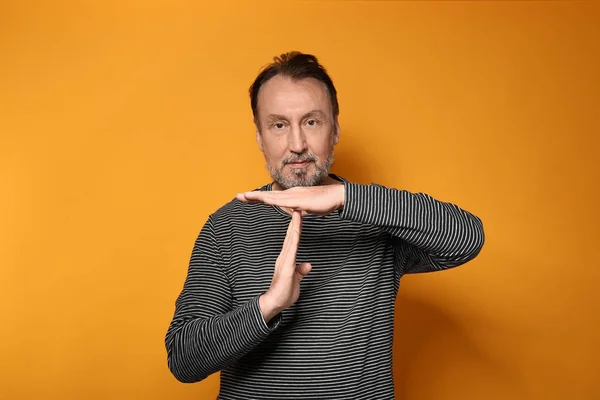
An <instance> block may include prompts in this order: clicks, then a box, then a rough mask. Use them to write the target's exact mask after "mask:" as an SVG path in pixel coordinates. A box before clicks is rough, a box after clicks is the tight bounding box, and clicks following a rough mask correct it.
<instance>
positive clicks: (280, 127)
mask: <svg viewBox="0 0 600 400" xmlns="http://www.w3.org/2000/svg"><path fill="white" fill-rule="evenodd" d="M273 126H274V127H275V129H283V124H282V123H281V122H278V123H276V124H273Z"/></svg>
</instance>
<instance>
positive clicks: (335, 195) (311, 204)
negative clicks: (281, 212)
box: [236, 185, 345, 215]
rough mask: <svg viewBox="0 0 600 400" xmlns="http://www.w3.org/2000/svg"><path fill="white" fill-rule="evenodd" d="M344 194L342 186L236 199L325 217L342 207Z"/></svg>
mask: <svg viewBox="0 0 600 400" xmlns="http://www.w3.org/2000/svg"><path fill="white" fill-rule="evenodd" d="M344 194H345V193H344V185H323V186H307V187H293V188H290V189H287V190H275V191H254V192H245V193H239V194H238V195H237V196H236V198H237V199H238V200H239V201H243V202H244V203H264V204H269V205H273V206H278V207H281V208H288V209H291V210H299V211H304V212H305V213H307V214H315V215H327V214H330V213H332V212H334V211H336V210H338V209H340V208H342V207H343V206H344Z"/></svg>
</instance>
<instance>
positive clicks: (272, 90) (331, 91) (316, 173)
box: [250, 52, 340, 189]
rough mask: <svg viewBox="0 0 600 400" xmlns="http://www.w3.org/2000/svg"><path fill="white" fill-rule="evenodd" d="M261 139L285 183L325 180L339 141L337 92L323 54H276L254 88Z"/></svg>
mask: <svg viewBox="0 0 600 400" xmlns="http://www.w3.org/2000/svg"><path fill="white" fill-rule="evenodd" d="M250 103H251V106H252V113H253V115H254V123H255V125H256V140H257V141H258V145H259V147H260V150H261V151H262V152H263V154H264V156H265V160H266V162H267V168H268V169H269V172H270V173H271V176H272V177H273V180H274V181H275V183H277V184H278V185H279V186H280V187H281V188H283V189H288V188H291V187H295V186H315V185H319V184H321V183H323V181H324V180H325V179H326V178H327V176H328V173H329V168H330V167H331V165H332V164H333V158H334V153H333V147H334V146H335V145H336V144H337V142H338V140H339V135H340V130H339V125H338V115H339V106H338V101H337V92H336V90H335V87H334V85H333V82H332V80H331V78H330V77H329V75H328V74H327V72H326V70H325V68H323V66H321V65H320V64H319V63H318V61H317V58H316V57H315V56H313V55H310V54H302V53H299V52H291V53H285V54H282V55H280V56H278V57H275V58H274V62H273V63H271V64H269V65H268V66H266V67H265V68H264V69H263V70H262V71H261V72H260V74H259V75H258V77H257V78H256V80H255V81H254V83H253V84H252V86H251V87H250Z"/></svg>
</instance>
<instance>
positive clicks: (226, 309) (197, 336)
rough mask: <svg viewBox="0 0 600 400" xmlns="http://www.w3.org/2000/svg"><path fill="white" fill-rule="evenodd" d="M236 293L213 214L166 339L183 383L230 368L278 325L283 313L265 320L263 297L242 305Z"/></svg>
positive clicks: (195, 252)
mask: <svg viewBox="0 0 600 400" xmlns="http://www.w3.org/2000/svg"><path fill="white" fill-rule="evenodd" d="M231 297H232V296H231V290H230V286H229V282H228V279H227V276H226V274H225V273H224V271H223V266H222V263H221V256H220V252H219V248H218V243H217V240H216V238H215V232H214V229H213V221H212V219H211V218H209V219H208V221H207V223H206V224H205V225H204V227H203V228H202V230H201V232H200V234H199V235H198V238H197V240H196V242H195V245H194V249H193V251H192V256H191V260H190V263H189V269H188V274H187V277H186V280H185V283H184V286H183V289H182V291H181V293H180V295H179V296H178V298H177V301H176V303H175V314H174V317H173V320H172V322H171V324H170V326H169V329H168V331H167V334H166V338H165V345H166V349H167V355H168V366H169V369H170V370H171V373H172V374H173V375H174V376H175V377H176V378H177V379H178V380H179V381H181V382H185V383H193V382H198V381H201V380H203V379H204V378H206V377H207V376H209V375H210V374H212V373H215V372H217V371H220V370H221V369H223V368H226V367H227V366H229V365H231V364H232V363H234V362H235V361H236V360H238V359H239V358H240V357H242V356H243V355H245V354H246V353H247V352H249V351H250V350H252V349H253V348H254V347H256V346H257V345H258V344H259V343H260V342H261V341H263V340H264V339H265V338H266V337H267V336H268V335H269V333H270V332H271V331H272V330H273V329H276V327H277V325H278V324H279V322H280V320H281V319H280V316H278V317H276V318H275V319H273V320H272V321H270V323H269V324H266V323H265V321H264V318H263V316H262V313H261V310H260V307H259V303H258V295H257V296H256V297H255V298H253V299H251V300H250V301H248V302H246V303H245V304H242V305H241V306H240V307H237V308H232V298H231Z"/></svg>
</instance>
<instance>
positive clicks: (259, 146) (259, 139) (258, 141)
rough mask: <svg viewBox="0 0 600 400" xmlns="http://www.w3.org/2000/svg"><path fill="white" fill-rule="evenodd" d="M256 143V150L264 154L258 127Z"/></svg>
mask: <svg viewBox="0 0 600 400" xmlns="http://www.w3.org/2000/svg"><path fill="white" fill-rule="evenodd" d="M256 143H258V148H259V149H260V151H262V152H264V151H263V141H262V135H261V134H260V129H259V128H258V126H257V127H256Z"/></svg>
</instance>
